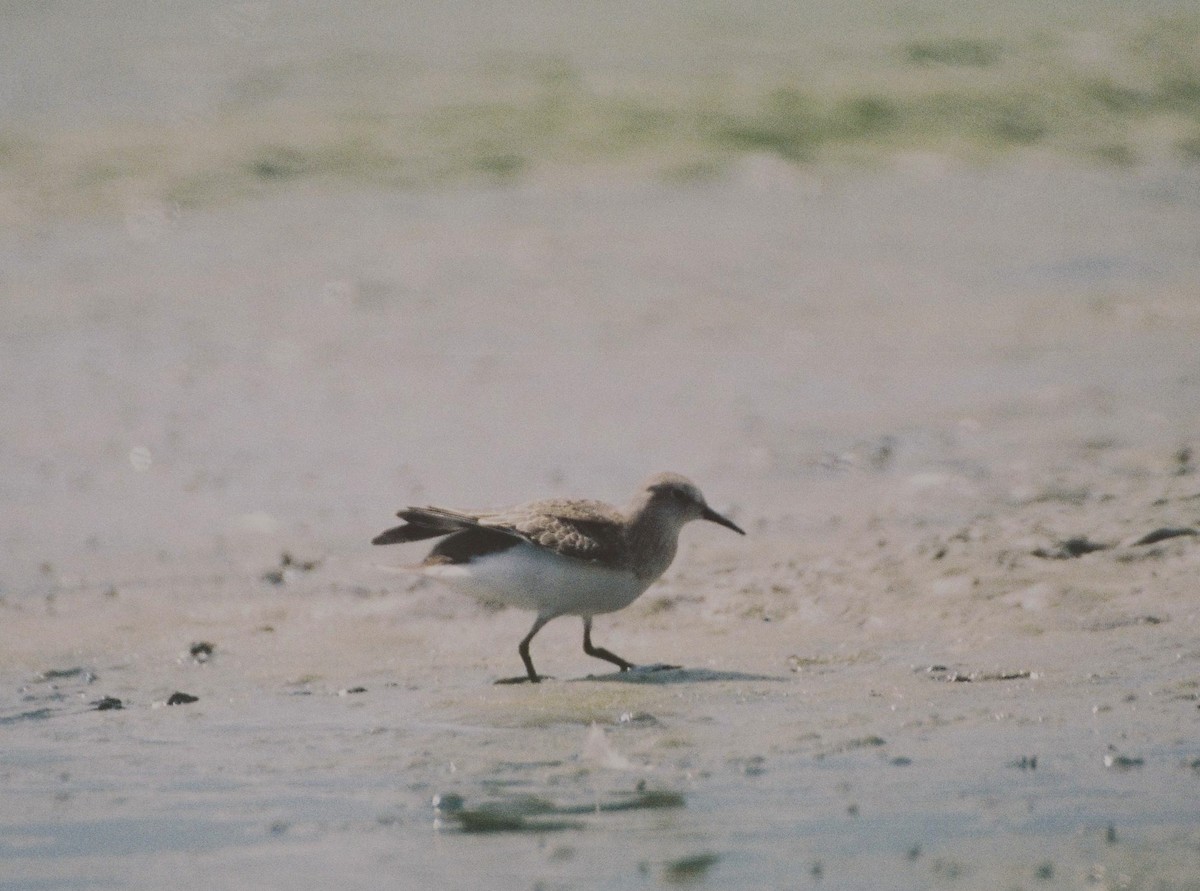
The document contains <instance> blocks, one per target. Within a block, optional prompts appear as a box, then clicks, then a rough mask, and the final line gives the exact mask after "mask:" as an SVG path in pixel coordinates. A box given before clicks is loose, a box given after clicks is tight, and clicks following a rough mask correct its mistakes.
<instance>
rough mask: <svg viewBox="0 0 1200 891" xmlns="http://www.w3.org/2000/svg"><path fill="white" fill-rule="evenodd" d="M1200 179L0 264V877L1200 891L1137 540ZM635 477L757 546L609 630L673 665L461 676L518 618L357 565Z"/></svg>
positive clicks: (1178, 358)
mask: <svg viewBox="0 0 1200 891" xmlns="http://www.w3.org/2000/svg"><path fill="white" fill-rule="evenodd" d="M768 175H769V176H770V177H772V179H771V180H770V184H769V187H765V186H764V184H763V178H764V176H768ZM1198 196H1200V180H1197V178H1196V177H1195V176H1194V175H1192V174H1188V173H1184V172H1181V171H1179V170H1175V169H1163V170H1155V171H1143V172H1141V173H1139V174H1137V175H1131V174H1113V173H1104V172H1097V171H1095V170H1090V169H1087V168H1077V167H1072V166H1069V165H1063V164H1060V163H1056V162H1049V161H1042V162H1038V161H1036V160H1026V161H1024V162H1022V163H1020V164H1012V165H1008V166H1003V167H990V168H987V169H985V170H979V169H972V168H957V167H953V166H951V167H947V168H944V169H939V170H937V171H933V172H931V171H929V170H925V169H921V170H918V171H915V172H913V171H908V172H892V173H888V174H878V175H867V174H860V175H853V176H843V177H838V176H829V177H826V178H815V177H800V176H798V175H796V174H793V173H791V172H790V171H789V170H784V169H782V168H778V167H775V166H772V165H770V164H769V163H767V162H765V161H752V162H749V163H747V165H745V167H744V168H743V169H742V171H741V173H740V175H739V176H737V177H734V178H730V179H728V180H724V181H721V182H719V183H713V184H708V185H703V186H689V187H680V188H674V189H672V188H667V187H662V186H647V185H644V184H636V183H633V184H631V183H627V182H604V183H599V184H589V185H586V186H579V185H562V184H559V185H535V186H528V187H523V188H512V189H495V190H484V191H481V190H463V191H455V192H450V193H442V194H436V195H420V196H413V195H407V194H392V195H382V196H381V195H379V194H374V193H366V194H361V193H349V194H348V193H328V192H321V191H313V192H295V193H292V194H289V195H287V196H286V197H282V198H279V199H277V200H273V201H267V202H262V203H258V204H255V205H252V206H243V207H239V208H237V209H236V210H229V211H219V212H217V211H214V212H208V213H203V214H197V215H195V216H188V217H184V218H180V219H174V220H168V221H165V222H163V223H162V224H161V225H159V226H157V227H152V228H150V229H149V230H148V231H143V230H142V229H137V228H134V229H126V228H114V227H111V226H104V225H99V224H95V225H93V224H80V225H77V226H69V227H62V228H60V229H58V230H57V231H56V232H54V233H53V234H50V235H47V234H43V235H39V236H36V237H33V236H22V237H18V238H12V239H9V240H8V241H7V243H6V246H5V252H6V254H7V256H8V257H9V258H10V262H9V264H8V266H9V269H10V270H13V271H11V272H10V273H9V274H8V277H7V280H6V287H7V290H8V292H9V293H8V296H7V299H6V300H5V303H4V306H5V309H4V312H5V316H6V319H5V325H4V330H5V332H6V334H5V339H6V344H5V351H4V358H3V360H2V361H3V364H4V374H3V379H4V380H5V381H6V384H5V386H4V390H3V392H4V400H5V404H4V407H3V411H4V415H5V417H6V419H7V420H6V434H5V438H4V450H3V461H4V465H5V468H6V472H5V474H4V477H5V480H6V482H5V490H4V491H5V501H6V520H5V530H4V552H5V560H4V564H5V569H4V577H3V586H4V587H3V602H2V605H0V612H2V616H3V624H2V625H0V636H2V637H3V647H2V650H0V672H2V676H3V679H4V688H5V691H6V692H5V694H4V696H5V701H4V707H3V714H2V715H0V721H2V722H3V734H4V737H5V746H4V755H3V761H2V764H3V776H4V784H3V793H2V795H3V799H4V807H3V809H2V811H3V813H4V815H5V816H4V818H3V821H2V825H0V853H2V858H3V860H2V862H3V864H4V879H3V881H4V886H5V887H22V888H25V887H81V888H82V887H157V886H161V884H162V883H164V882H167V881H170V882H171V883H173V884H176V885H182V886H184V887H192V886H196V887H199V886H201V885H207V886H212V885H216V886H219V887H220V886H228V887H233V886H235V885H239V884H242V883H244V881H246V877H247V876H251V877H253V880H254V882H255V883H258V884H262V885H263V886H265V887H283V886H284V885H288V886H295V885H297V884H299V885H301V886H308V887H315V886H317V885H320V884H324V883H326V882H333V881H334V880H337V881H344V882H348V883H350V884H358V885H365V884H369V883H376V882H378V881H379V880H380V879H381V878H386V877H394V878H395V879H396V880H404V881H406V882H407V881H410V880H417V879H423V880H426V881H428V882H429V883H433V884H440V885H441V886H443V887H476V886H480V885H483V884H489V883H492V884H494V883H502V884H506V885H509V886H514V887H523V886H527V887H585V886H586V887H594V886H597V885H598V886H601V887H614V888H618V887H619V888H625V887H643V886H654V885H656V884H658V883H672V882H676V881H692V882H703V881H709V882H711V883H712V884H713V885H715V886H721V887H730V886H741V887H782V886H788V887H804V886H815V885H822V884H823V883H824V884H828V885H829V886H832V887H863V888H867V887H878V886H880V884H881V883H882V884H887V885H888V886H891V887H914V888H917V887H929V886H943V885H945V886H953V887H979V888H985V887H987V888H994V887H1042V886H1052V885H1054V884H1055V883H1058V884H1061V885H1063V886H1074V885H1079V884H1082V883H1084V882H1085V881H1087V882H1092V883H1094V884H1096V885H1098V886H1100V887H1155V888H1158V887H1171V888H1179V887H1196V876H1197V875H1200V835H1198V834H1197V825H1200V823H1198V820H1197V817H1198V816H1200V807H1198V806H1197V804H1196V802H1197V801H1198V800H1200V797H1198V794H1197V793H1198V792H1200V775H1198V774H1200V766H1198V761H1200V743H1198V742H1197V739H1198V737H1197V730H1198V727H1200V712H1198V711H1197V706H1198V705H1200V700H1198V698H1197V697H1198V696H1200V665H1198V660H1200V648H1198V645H1197V624H1196V619H1197V610H1198V606H1197V597H1196V588H1195V585H1196V571H1197V564H1198V561H1200V541H1197V538H1196V536H1195V535H1194V534H1184V535H1177V536H1175V537H1172V538H1165V539H1163V540H1161V541H1159V542H1157V543H1152V544H1137V541H1138V540H1139V539H1140V538H1141V537H1143V536H1145V535H1146V534H1148V533H1151V532H1154V531H1155V530H1158V529H1162V528H1172V529H1189V530H1192V531H1193V532H1194V530H1195V529H1196V528H1197V527H1200V478H1198V477H1197V475H1196V474H1195V473H1194V460H1195V459H1194V455H1193V454H1192V453H1191V451H1190V447H1191V446H1190V444H1192V443H1195V442H1196V441H1197V439H1198V438H1200V429H1198V425H1200V411H1198V409H1200V391H1198V389H1197V388H1198V385H1200V360H1198V359H1197V355H1198V354H1197V352H1196V348H1195V344H1196V342H1197V336H1198V335H1200V302H1198V300H1197V295H1196V293H1195V290H1194V287H1192V286H1191V285H1189V284H1188V282H1193V281H1195V280H1196V278H1195V276H1196V273H1197V268H1196V267H1197V265H1198V261H1200V249H1198V248H1200V245H1198V244H1197V240H1198V239H1197V235H1196V233H1197V232H1200V212H1198V208H1200V201H1197V198H1198ZM661 468H673V469H677V470H681V471H684V472H686V473H689V474H690V475H692V476H693V477H694V478H695V479H697V480H698V481H699V482H700V483H701V485H702V486H703V487H704V488H705V490H706V492H707V493H708V495H709V497H710V500H711V501H712V502H713V503H714V504H715V505H717V506H718V507H719V508H720V509H722V510H727V511H728V512H729V513H730V514H731V515H732V516H734V517H735V518H736V519H737V521H738V522H739V523H741V524H742V525H743V526H745V527H746V528H747V529H748V530H749V531H750V533H751V534H750V536H749V537H748V538H747V539H740V538H736V537H735V536H731V535H728V533H725V532H724V530H720V529H718V528H715V527H707V528H700V527H692V528H689V529H687V530H686V531H685V535H684V546H683V548H682V549H681V554H680V557H679V559H678V560H677V563H676V566H675V567H674V568H673V569H672V570H671V571H670V573H669V574H668V576H667V577H666V578H665V579H664V580H663V581H662V582H661V583H660V584H658V585H657V586H655V587H654V588H652V589H651V591H650V592H648V593H647V595H645V597H644V598H643V599H642V600H641V601H640V602H639V603H638V604H636V605H635V606H634V607H632V608H630V609H629V610H627V611H625V612H624V613H621V614H619V615H616V616H613V617H610V618H604V619H602V620H600V622H599V624H598V628H597V639H598V640H601V641H602V642H603V643H604V644H606V645H609V646H611V647H612V648H613V649H614V650H616V651H617V652H619V653H622V654H624V655H626V656H627V657H629V658H632V659H634V660H635V661H643V662H654V661H664V662H672V663H676V664H680V665H683V666H685V669H684V670H683V671H680V672H667V673H663V674H660V675H646V676H634V677H626V678H618V677H614V676H612V675H604V676H602V677H601V678H600V679H599V680H587V679H586V678H587V677H588V676H589V674H590V673H592V672H603V670H604V669H603V666H602V665H600V664H597V663H593V662H592V660H589V659H587V658H586V657H585V656H584V655H583V654H582V653H581V652H580V651H579V629H578V626H577V623H575V622H574V621H573V620H565V619H564V620H559V621H558V622H555V623H553V624H551V625H550V626H549V627H548V628H547V629H546V630H545V631H543V633H542V634H541V635H540V636H539V638H538V639H537V642H536V645H535V648H534V652H535V655H536V658H537V661H538V664H539V666H541V667H542V669H543V670H544V671H547V672H549V673H550V674H553V675H555V676H556V677H558V678H559V679H560V680H558V681H556V682H553V683H547V684H544V685H542V686H540V687H538V688H499V687H493V686H492V685H491V681H492V680H493V679H494V678H497V677H501V676H506V675H511V674H514V673H516V671H517V670H518V668H519V661H518V660H517V656H516V652H515V645H516V641H517V640H518V639H519V638H520V636H521V635H522V634H523V632H524V630H525V628H526V626H527V623H528V621H529V617H527V616H525V615H522V614H520V613H516V612H502V613H489V612H487V611H486V610H483V609H482V608H479V607H476V606H474V605H472V604H471V603H469V602H464V601H462V600H460V599H458V598H457V597H456V596H455V595H453V594H451V593H448V592H444V591H442V590H440V589H437V588H436V587H435V586H433V585H425V586H417V587H414V586H413V585H412V584H411V583H410V582H408V581H406V580H405V579H403V578H402V577H398V576H394V575H391V574H389V573H387V572H386V571H384V570H383V569H381V568H380V566H381V565H386V564H387V563H389V562H400V561H402V560H406V559H412V558H413V557H415V556H417V555H418V554H419V553H420V551H419V550H418V549H415V548H414V549H408V550H405V549H389V550H386V551H385V550H383V549H372V548H370V546H369V545H368V544H367V541H368V540H369V538H370V537H371V536H372V535H373V534H374V533H375V532H377V531H378V530H379V529H381V528H383V526H384V525H386V524H387V523H388V521H389V519H390V518H391V514H392V511H393V510H395V509H396V508H398V507H399V506H401V505H403V504H405V503H408V502H425V501H437V502H441V503H449V504H464V505H472V504H485V505H486V504H505V503H509V502H515V501H518V500H522V499H525V498H528V497H533V496H539V495H543V494H550V493H574V494H582V495H588V496H594V497H603V498H608V499H610V500H615V501H623V500H624V499H625V498H626V497H627V496H628V494H629V493H630V492H631V491H632V489H633V487H634V486H635V485H636V484H637V482H638V480H639V479H640V478H641V477H642V476H643V475H645V474H646V473H648V472H651V471H654V470H658V469H661ZM1072 540H1080V541H1083V542H1084V543H1085V544H1087V545H1093V546H1102V547H1098V548H1097V549H1096V550H1093V551H1091V552H1089V553H1085V554H1081V555H1079V556H1070V555H1071V554H1073V553H1075V552H1076V551H1080V550H1084V549H1085V548H1081V547H1079V543H1080V542H1079V541H1075V542H1074V543H1072ZM284 552H287V553H289V554H291V555H292V563H291V565H288V566H283V565H282V564H281V560H282V557H281V555H282V554H283V553H284ZM308 561H311V562H313V563H315V565H314V566H310V567H309V566H305V565H304V564H305V563H306V562H308ZM272 573H274V574H272ZM201 642H208V643H211V644H213V652H212V655H211V658H208V659H206V660H205V659H204V658H203V654H201V657H200V659H199V660H198V659H197V658H194V657H193V656H192V655H191V654H190V652H189V649H190V648H191V647H192V645H194V644H197V643H201ZM75 669H79V670H80V671H78V672H75V673H72V672H73V671H74V670H75ZM55 672H59V673H65V674H64V676H55V674H54V673H55ZM608 680H612V681H621V682H619V683H603V682H600V681H608ZM632 681H640V683H632ZM356 688H363V689H364V690H365V692H358V693H352V692H349V691H352V690H355V689H356ZM177 691H178V692H185V693H188V694H191V695H193V696H198V697H199V701H198V702H195V703H191V704H186V705H180V706H174V707H165V706H164V703H165V701H166V700H167V699H168V697H170V696H171V694H172V693H174V692H177ZM106 696H109V697H115V698H118V699H120V700H121V702H122V703H123V705H124V708H123V709H121V710H107V711H97V710H94V705H93V704H94V703H96V702H98V701H99V700H101V699H102V698H103V697H106ZM597 728H598V729H597ZM639 788H641V789H643V790H648V791H649V792H650V793H655V794H654V795H651V797H649V798H646V796H645V794H644V793H643V794H642V796H641V797H640V798H639V797H638V795H639V793H638V791H637V790H638V789H639ZM659 793H662V794H659ZM439 795H440V796H443V798H444V799H445V800H448V801H449V802H450V808H449V809H448V810H447V812H446V813H441V814H439V812H438V811H436V810H435V809H434V807H433V806H432V804H431V802H432V801H433V799H434V797H435V796H439ZM455 796H459V797H460V799H461V802H462V806H463V808H464V813H466V814H468V817H467V818H466V820H467V821H468V822H466V823H462V824H461V825H460V822H459V821H460V820H462V819H463V818H462V817H455V816H454V814H453V813H452V812H451V811H452V810H453V806H454V805H455V804H457V802H458V800H459V799H456V798H455ZM652 805H662V806H652ZM618 806H620V807H622V808H628V809H616V810H614V808H617V807H618ZM489 808H490V809H491V810H489ZM597 809H599V810H597ZM497 812H498V813H500V814H501V815H502V818H497V819H500V825H499V829H498V831H495V832H481V833H476V832H466V831H464V828H463V827H464V826H465V827H467V828H479V827H478V824H477V823H472V822H470V821H471V820H472V819H473V817H472V816H471V815H478V814H483V817H482V818H481V819H483V824H482V825H483V826H484V827H485V828H497V827H496V826H495V825H494V824H493V823H489V822H487V820H488V819H490V818H491V817H495V814H496V813H497ZM488 815H491V817H489V816H488ZM500 830H504V831H500Z"/></svg>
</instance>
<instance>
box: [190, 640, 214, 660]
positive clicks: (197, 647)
mask: <svg viewBox="0 0 1200 891" xmlns="http://www.w3.org/2000/svg"><path fill="white" fill-rule="evenodd" d="M216 648H217V645H216V644H214V643H209V642H208V641H206V640H201V641H198V642H196V643H194V644H192V645H191V646H190V647H188V655H189V656H191V657H192V658H193V659H195V660H196V661H197V662H199V663H201V664H204V663H205V662H207V661H208V660H209V659H211V658H212V654H213V651H214V650H215V649H216Z"/></svg>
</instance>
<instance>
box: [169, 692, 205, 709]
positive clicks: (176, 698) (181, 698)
mask: <svg viewBox="0 0 1200 891" xmlns="http://www.w3.org/2000/svg"><path fill="white" fill-rule="evenodd" d="M199 701H200V697H199V696H193V695H192V694H191V693H180V692H179V691H178V690H176V691H175V692H174V693H172V694H171V696H170V697H169V698H168V699H167V705H188V704H189V703H192V702H199Z"/></svg>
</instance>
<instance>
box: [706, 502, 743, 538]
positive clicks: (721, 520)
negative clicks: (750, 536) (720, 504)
mask: <svg viewBox="0 0 1200 891" xmlns="http://www.w3.org/2000/svg"><path fill="white" fill-rule="evenodd" d="M700 519H702V520H709V521H710V522H713V523H716V524H717V525H718V526H724V527H725V528H726V529H732V530H733V531H734V532H736V533H737V534H738V535H745V534H746V533H745V532H744V531H743V530H742V528H741V527H740V526H738V524H737V523H735V522H733V520H730V519H728V518H726V517H723V516H721V515H720V514H719V513H717V512H716V511H715V510H713V509H712V508H711V507H705V508H704V512H703V513H702V514H700Z"/></svg>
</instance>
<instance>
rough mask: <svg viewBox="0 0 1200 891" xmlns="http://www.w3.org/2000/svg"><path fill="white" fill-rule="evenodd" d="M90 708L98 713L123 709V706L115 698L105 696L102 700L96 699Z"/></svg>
mask: <svg viewBox="0 0 1200 891" xmlns="http://www.w3.org/2000/svg"><path fill="white" fill-rule="evenodd" d="M92 708H94V709H95V710H96V711H98V712H107V711H113V710H115V709H121V708H125V704H124V703H123V702H121V700H119V699H117V697H115V696H105V697H104V698H103V699H97V700H96V701H95V702H93V703H92Z"/></svg>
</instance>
